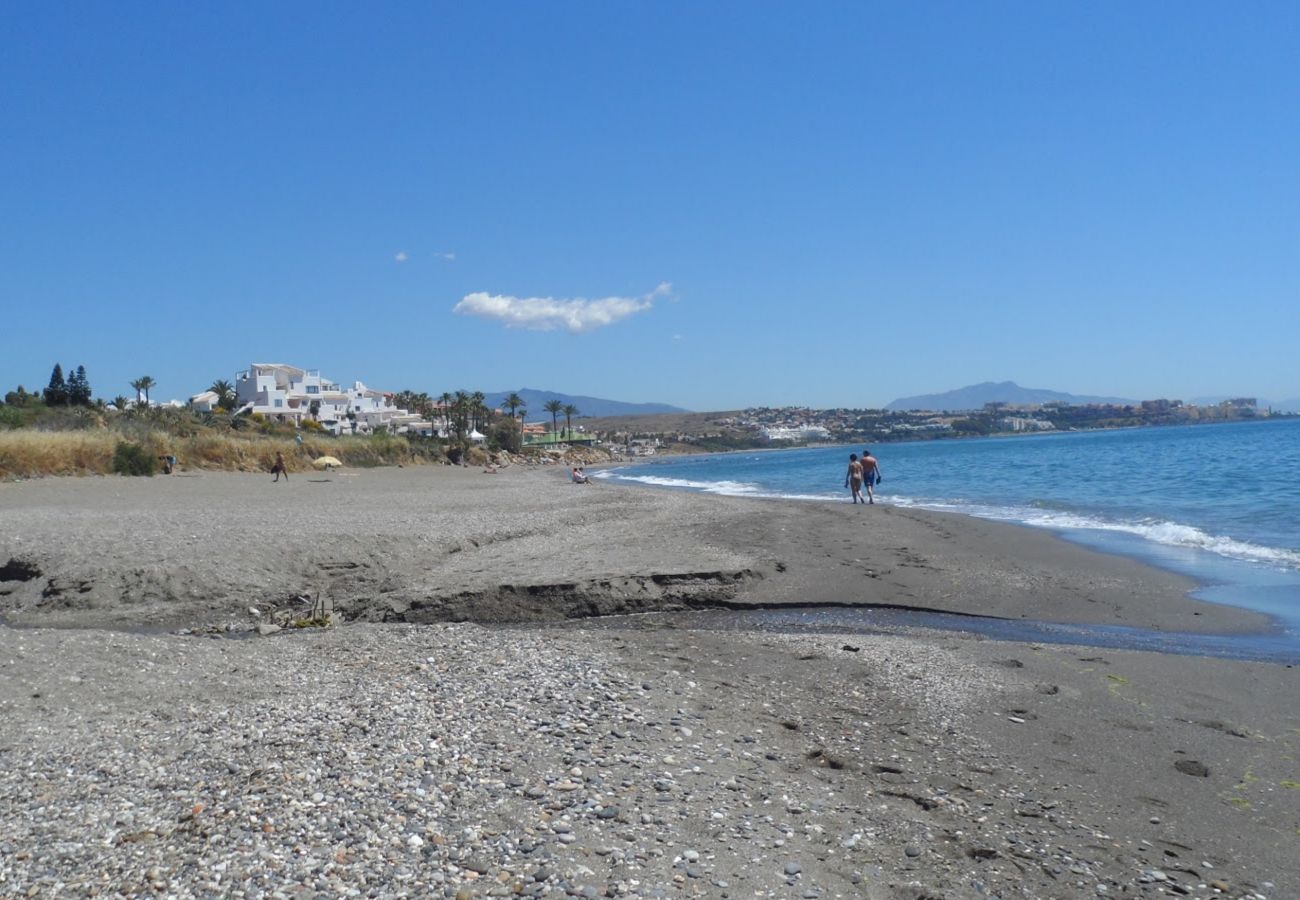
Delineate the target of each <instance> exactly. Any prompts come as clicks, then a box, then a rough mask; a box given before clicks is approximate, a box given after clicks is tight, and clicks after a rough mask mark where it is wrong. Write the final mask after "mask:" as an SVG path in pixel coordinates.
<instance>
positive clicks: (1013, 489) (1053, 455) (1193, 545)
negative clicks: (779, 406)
mask: <svg viewBox="0 0 1300 900" xmlns="http://www.w3.org/2000/svg"><path fill="white" fill-rule="evenodd" d="M872 450H873V452H874V453H875V455H876V457H877V458H878V459H879V460H880V466H881V472H882V473H883V476H884V483H883V484H881V485H880V486H879V487H878V489H877V500H878V501H881V502H885V503H891V504H895V505H899V506H915V507H921V508H926V509H938V510H946V511H950V512H958V513H965V514H968V515H973V516H980V517H984V518H989V519H1000V520H1005V521H1010V522H1016V523H1020V524H1023V525H1028V526H1032V527H1037V528H1046V529H1050V530H1052V531H1054V532H1057V533H1059V534H1061V535H1063V536H1065V537H1067V538H1069V539H1071V540H1075V541H1079V542H1082V543H1085V544H1088V545H1089V546H1092V547H1094V548H1096V549H1099V550H1103V551H1106V552H1113V553H1122V554H1126V555H1132V556H1137V557H1140V558H1142V559H1145V560H1147V561H1148V562H1151V563H1154V564H1156V565H1159V566H1162V567H1164V568H1168V569H1172V570H1175V571H1178V572H1181V573H1183V574H1186V575H1190V576H1192V577H1194V578H1197V579H1198V580H1200V581H1201V582H1202V584H1204V585H1205V586H1204V588H1202V589H1201V590H1200V591H1198V592H1197V596H1199V597H1202V598H1204V599H1208V600H1212V601H1214V602H1219V603H1227V604H1231V605H1237V606H1244V607H1248V608H1251V609H1256V610H1260V611H1263V612H1267V613H1269V614H1270V615H1272V616H1274V617H1275V619H1276V620H1277V622H1278V631H1277V634H1275V635H1273V636H1272V639H1273V640H1274V641H1275V642H1280V644H1281V645H1282V646H1291V647H1294V648H1295V649H1296V652H1297V653H1300V420H1296V419H1284V420H1272V421H1269V420H1263V421H1255V422H1241V423H1231V424H1222V425H1199V426H1185V427H1169V428H1142V429H1128V430H1121V431H1093V432H1074V433H1064V434H1044V435H1032V436H1023V437H1006V438H984V439H974V440H941V441H922V442H914V443H890V444H878V445H875V446H873V447H872ZM850 452H858V453H861V452H862V447H861V446H852V447H850V446H845V447H821V448H813V449H801V450H779V451H765V452H759V453H727V454H716V455H710V456H696V457H679V458H669V459H665V460H662V461H657V462H649V463H645V464H636V465H628V466H623V467H618V468H614V469H610V470H607V471H604V472H602V473H601V474H600V477H602V478H607V479H610V480H614V481H621V482H632V483H639V484H645V485H651V486H657V487H662V488H669V489H678V490H691V491H703V492H709V493H717V494H732V495H741V496H752V497H766V498H771V499H772V500H773V501H777V502H781V501H784V502H822V503H844V504H848V503H849V493H848V490H847V489H845V488H844V487H843V484H844V470H845V468H846V467H847V465H848V456H849V453H850ZM869 512H870V511H869V510H865V511H863V514H869ZM846 599H847V598H846Z"/></svg>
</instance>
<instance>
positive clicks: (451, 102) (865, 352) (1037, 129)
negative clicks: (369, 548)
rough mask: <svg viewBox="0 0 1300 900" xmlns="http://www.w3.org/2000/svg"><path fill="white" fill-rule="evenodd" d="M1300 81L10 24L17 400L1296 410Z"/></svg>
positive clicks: (312, 15)
mask: <svg viewBox="0 0 1300 900" xmlns="http://www.w3.org/2000/svg"><path fill="white" fill-rule="evenodd" d="M1297 47H1300V5H1297V4H1294V3H1290V2H1276V3H1267V2H1266V3H1252V4H1225V3H1179V4H1169V3H1136V4H1135V3H1130V2H1113V3H1108V2H1099V3H1077V4H1066V3H1040V2H1025V3H967V2H959V3H889V4H883V3H882V4H875V3H845V4H835V3H822V4H797V3H760V2H752V0H750V2H740V3H713V2H711V3H688V2H655V3H632V2H628V3H608V2H597V3H590V4H578V3H532V2H528V3H524V2H519V3H468V2H467V3H463V4H455V5H452V4H441V3H411V4H392V3H379V4H358V3H346V4H344V3H330V2H325V3H317V2H313V3H289V2H279V3H272V4H264V3H249V4H236V3H230V4H226V3H219V4H176V3H156V4H150V3H125V4H116V3H99V2H88V3H44V2H13V3H9V4H6V6H5V9H4V11H3V13H0V165H2V166H3V177H0V306H2V307H3V311H2V317H0V323H2V326H0V327H3V329H4V338H3V342H2V345H3V356H2V357H0V388H3V389H5V390H7V389H10V388H12V387H13V386H14V385H16V384H18V383H23V384H24V385H26V386H28V387H29V388H30V387H42V386H44V384H45V383H46V381H47V380H48V378H49V373H50V369H51V367H52V366H53V364H54V363H55V362H56V361H57V362H61V363H62V364H63V366H64V367H65V369H67V368H70V367H73V366H75V365H77V364H79V363H80V364H84V365H85V366H86V368H87V370H88V372H89V375H90V380H91V384H92V386H93V388H94V389H95V393H96V394H97V395H103V396H109V397H111V396H113V395H114V394H118V393H122V394H129V393H130V388H129V385H128V382H129V381H130V380H131V379H133V378H136V377H138V376H140V375H144V374H148V375H152V376H153V377H154V378H155V379H156V380H157V382H158V387H157V388H156V389H155V390H154V392H153V395H154V397H155V399H165V398H171V397H177V398H184V397H187V396H188V395H189V394H191V393H194V392H197V391H199V390H202V389H204V388H205V387H206V386H207V385H208V384H209V383H211V382H212V381H213V380H214V379H217V378H227V379H229V378H231V377H232V376H233V375H234V373H235V372H236V371H238V370H239V369H241V368H243V367H244V366H246V365H247V364H248V363H249V362H252V361H258V362H290V363H295V364H298V365H303V366H307V367H312V368H319V369H321V370H322V372H323V373H324V374H326V375H328V376H331V377H333V378H335V379H338V380H341V381H349V382H350V381H352V380H354V379H362V380H364V381H366V382H367V383H368V384H370V385H372V386H374V387H378V388H382V389H391V390H399V389H403V388H412V389H416V390H427V391H430V392H431V393H440V392H441V391H443V390H454V389H457V388H467V389H470V390H475V389H477V390H484V391H496V390H507V389H512V388H519V387H525V386H526V387H533V388H543V389H549V390H556V391H563V392H567V393H573V394H589V395H595V396H601V397H609V398H613V399H620V400H629V401H662V402H668V403H674V404H677V405H680V406H685V407H689V408H692V409H726V408H736V407H741V406H749V405H784V404H801V405H809V406H819V407H829V406H879V405H883V404H884V403H886V402H888V401H890V400H892V399H894V398H895V397H898V396H901V395H910V394H918V393H927V392H932V391H941V390H947V389H950V388H955V387H960V386H962V385H966V384H970V383H973V382H978V381H985V380H1004V379H1011V380H1015V381H1018V382H1019V383H1020V384H1022V385H1026V386H1030V387H1044V388H1052V389H1056V390H1065V391H1072V392H1075V393H1088V394H1106V395H1119V396H1127V397H1135V398H1139V399H1141V398H1148V397H1161V396H1165V397H1175V398H1183V399H1187V398H1190V397H1193V396H1197V395H1203V394H1251V395H1259V396H1262V397H1268V398H1272V399H1285V398H1291V397H1296V396H1300V366H1297V364H1296V362H1295V358H1296V356H1297V346H1298V345H1300V340H1298V339H1300V164H1298V163H1297V161H1298V160H1300V63H1298V62H1297V49H1296V48H1297ZM547 298H549V299H550V301H551V302H549V303H548V302H547ZM582 301H586V302H582Z"/></svg>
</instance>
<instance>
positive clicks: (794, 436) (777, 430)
mask: <svg viewBox="0 0 1300 900" xmlns="http://www.w3.org/2000/svg"><path fill="white" fill-rule="evenodd" d="M830 436H831V433H830V431H828V430H827V429H826V428H825V427H824V426H822V425H770V426H768V427H767V428H764V429H763V437H764V439H766V440H769V441H826V440H830Z"/></svg>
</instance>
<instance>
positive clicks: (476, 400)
mask: <svg viewBox="0 0 1300 900" xmlns="http://www.w3.org/2000/svg"><path fill="white" fill-rule="evenodd" d="M469 402H470V412H471V414H472V415H473V416H474V430H475V431H482V430H483V429H481V428H479V427H478V426H479V425H480V424H481V420H480V419H479V415H480V414H481V413H483V412H485V411H486V410H487V396H486V395H484V393H483V392H482V391H475V392H474V393H472V394H470V395H469Z"/></svg>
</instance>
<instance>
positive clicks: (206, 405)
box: [190, 391, 221, 413]
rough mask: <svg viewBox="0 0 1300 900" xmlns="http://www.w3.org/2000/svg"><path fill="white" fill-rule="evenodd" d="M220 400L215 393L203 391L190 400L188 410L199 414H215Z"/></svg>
mask: <svg viewBox="0 0 1300 900" xmlns="http://www.w3.org/2000/svg"><path fill="white" fill-rule="evenodd" d="M220 400H221V397H219V396H218V395H217V392H216V391H204V392H203V393H201V394H195V395H194V396H193V397H191V398H190V409H192V410H194V411H195V412H201V413H208V412H215V411H216V408H217V403H218V402H219V401H220Z"/></svg>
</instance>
